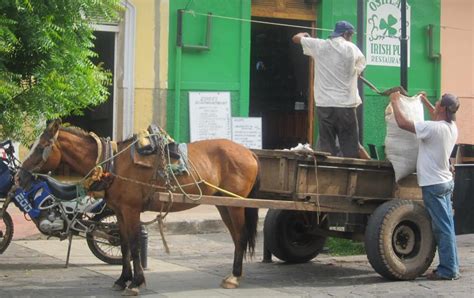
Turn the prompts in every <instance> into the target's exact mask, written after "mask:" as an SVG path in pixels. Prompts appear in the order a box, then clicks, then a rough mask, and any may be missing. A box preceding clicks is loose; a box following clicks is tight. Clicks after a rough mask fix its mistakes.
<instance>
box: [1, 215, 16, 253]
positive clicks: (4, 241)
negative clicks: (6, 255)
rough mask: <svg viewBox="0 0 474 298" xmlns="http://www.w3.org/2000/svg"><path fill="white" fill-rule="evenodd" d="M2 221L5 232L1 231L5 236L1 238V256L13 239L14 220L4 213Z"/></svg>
mask: <svg viewBox="0 0 474 298" xmlns="http://www.w3.org/2000/svg"><path fill="white" fill-rule="evenodd" d="M0 220H1V221H3V223H4V224H5V231H0V232H1V233H2V234H3V235H2V237H1V238H0V254H2V253H3V252H4V251H5V250H6V249H7V248H8V246H9V245H10V242H12V239H13V220H12V217H11V216H10V214H8V212H7V211H4V212H3V217H2V218H0Z"/></svg>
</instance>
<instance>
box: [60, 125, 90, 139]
mask: <svg viewBox="0 0 474 298" xmlns="http://www.w3.org/2000/svg"><path fill="white" fill-rule="evenodd" d="M59 129H60V130H62V131H65V132H69V133H71V134H73V135H76V136H78V137H88V136H90V135H89V133H88V132H87V131H85V130H84V129H82V128H80V127H77V126H61V127H59Z"/></svg>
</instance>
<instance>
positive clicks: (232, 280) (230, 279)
mask: <svg viewBox="0 0 474 298" xmlns="http://www.w3.org/2000/svg"><path fill="white" fill-rule="evenodd" d="M221 287H223V288H224V289H237V288H238V287H239V278H238V277H236V276H234V275H232V274H231V275H229V276H227V277H226V278H224V279H223V280H222V282H221Z"/></svg>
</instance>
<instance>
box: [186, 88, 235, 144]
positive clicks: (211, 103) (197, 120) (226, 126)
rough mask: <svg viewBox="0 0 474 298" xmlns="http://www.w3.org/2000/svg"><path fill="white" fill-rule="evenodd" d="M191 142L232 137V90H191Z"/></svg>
mask: <svg viewBox="0 0 474 298" xmlns="http://www.w3.org/2000/svg"><path fill="white" fill-rule="evenodd" d="M189 124H190V138H191V142H194V141H199V140H207V139H222V138H224V139H229V140H230V139H232V132H231V105H230V92H189Z"/></svg>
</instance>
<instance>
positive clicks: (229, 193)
mask: <svg viewBox="0 0 474 298" xmlns="http://www.w3.org/2000/svg"><path fill="white" fill-rule="evenodd" d="M201 182H202V183H204V184H206V185H207V186H210V187H212V188H214V189H216V190H218V191H220V192H222V193H225V194H226V195H229V196H232V197H236V198H239V199H245V198H244V197H242V196H239V195H238V194H235V193H233V192H230V191H228V190H225V189H222V188H220V187H218V186H216V185H214V184H212V183H209V182H207V181H206V180H201Z"/></svg>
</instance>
